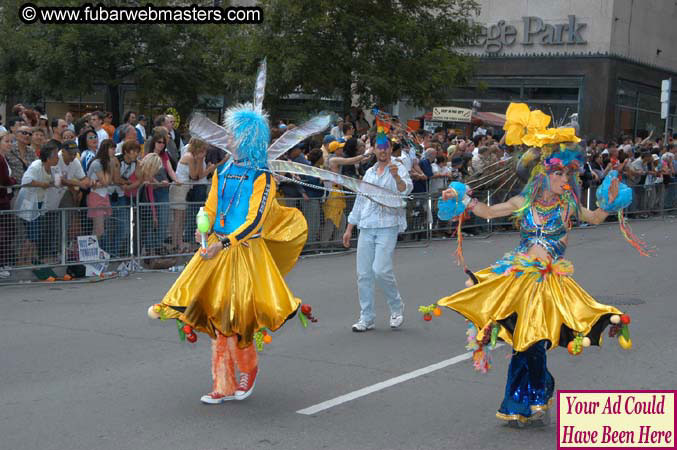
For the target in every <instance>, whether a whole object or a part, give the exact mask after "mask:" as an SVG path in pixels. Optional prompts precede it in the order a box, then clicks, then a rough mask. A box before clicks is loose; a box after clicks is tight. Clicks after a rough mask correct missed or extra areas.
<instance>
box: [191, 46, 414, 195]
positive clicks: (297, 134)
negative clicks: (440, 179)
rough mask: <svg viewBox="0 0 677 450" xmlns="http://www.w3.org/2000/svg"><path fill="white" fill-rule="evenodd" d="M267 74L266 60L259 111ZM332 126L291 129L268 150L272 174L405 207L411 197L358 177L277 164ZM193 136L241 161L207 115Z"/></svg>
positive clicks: (321, 121) (257, 95) (320, 121)
mask: <svg viewBox="0 0 677 450" xmlns="http://www.w3.org/2000/svg"><path fill="white" fill-rule="evenodd" d="M266 73H267V63H266V60H265V59H264V60H263V61H262V62H261V65H260V66H259V71H258V74H257V76H256V87H255V88H254V108H255V109H257V110H259V111H262V110H263V97H264V93H265V89H266ZM330 123H331V116H330V115H319V116H315V117H313V118H312V119H310V120H308V121H307V122H305V123H303V124H302V125H300V126H298V127H296V128H294V129H292V130H288V131H287V132H286V133H284V134H283V135H282V136H280V138H279V139H277V140H276V141H275V142H273V143H272V144H271V145H270V147H268V152H267V153H268V167H269V171H270V172H271V173H272V174H273V175H278V176H281V177H283V178H286V179H288V180H290V181H292V182H294V183H299V184H306V183H304V182H302V181H299V180H296V179H292V178H287V177H285V176H284V174H285V173H289V174H295V175H305V176H310V177H315V178H319V179H321V180H323V181H329V182H331V183H335V184H339V185H342V186H345V187H346V188H348V189H349V190H351V191H353V192H354V193H356V194H358V195H364V196H366V197H368V198H370V199H371V200H373V201H375V202H376V203H379V204H380V205H383V206H389V207H394V208H399V207H402V206H403V201H404V200H405V199H406V198H407V197H406V196H404V195H401V194H399V193H396V192H393V191H390V190H388V189H384V188H382V187H380V186H376V185H374V184H371V183H367V182H365V181H362V180H358V179H355V178H351V177H346V176H343V175H340V174H337V173H334V172H331V171H329V170H323V169H320V168H317V167H313V166H307V165H305V164H298V163H294V162H291V161H277V158H279V157H280V156H282V155H283V154H284V153H285V152H287V151H288V150H289V149H291V148H292V147H294V146H295V145H296V144H298V143H299V142H301V141H303V140H304V139H306V138H308V137H310V136H312V135H314V134H317V133H321V132H322V131H324V130H326V129H327V128H328V127H329V125H330ZM190 133H191V135H192V136H194V137H196V138H198V139H201V140H203V141H205V142H206V143H207V144H210V145H213V146H214V147H218V148H220V149H222V150H224V151H225V152H226V153H229V154H231V155H232V157H233V158H234V159H239V158H238V156H237V155H236V154H233V152H232V150H231V149H229V148H228V142H227V136H228V133H227V132H226V129H225V128H224V127H222V126H220V125H219V124H217V123H214V122H213V121H212V120H210V119H209V118H208V117H206V116H205V115H203V114H200V113H194V114H193V116H192V118H191V120H190ZM309 187H312V188H314V189H322V190H326V191H337V189H327V188H325V187H324V186H315V185H312V186H309ZM340 192H343V191H340Z"/></svg>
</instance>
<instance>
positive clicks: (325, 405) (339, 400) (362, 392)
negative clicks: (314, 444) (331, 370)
mask: <svg viewBox="0 0 677 450" xmlns="http://www.w3.org/2000/svg"><path fill="white" fill-rule="evenodd" d="M501 346H503V343H498V344H496V348H498V347H501ZM470 358H472V352H468V353H463V354H462V355H458V356H454V357H453V358H449V359H445V360H444V361H440V362H438V363H435V364H431V365H429V366H426V367H423V368H421V369H417V370H414V371H413V372H409V373H405V374H403V375H399V376H397V377H395V378H390V379H389V380H385V381H381V382H380V383H376V384H372V385H371V386H367V387H365V388H362V389H358V390H357V391H353V392H349V393H348V394H345V395H341V396H339V397H336V398H332V399H331V400H327V401H326V402H322V403H318V404H317V405H313V406H310V407H308V408H304V409H299V410H298V411H296V412H297V413H299V414H305V415H307V416H312V415H313V414H317V413H319V412H321V411H324V410H326V409H329V408H333V407H334V406H338V405H341V404H343V403H347V402H349V401H352V400H355V399H357V398H360V397H364V396H366V395H369V394H373V393H374V392H378V391H380V390H383V389H385V388H389V387H390V386H394V385H396V384H400V383H404V382H405V381H409V380H412V379H414V378H417V377H420V376H421V375H426V374H428V373H430V372H434V371H436V370H440V369H444V368H445V367H449V366H452V365H454V364H457V363H459V362H461V361H465V360H468V359H470Z"/></svg>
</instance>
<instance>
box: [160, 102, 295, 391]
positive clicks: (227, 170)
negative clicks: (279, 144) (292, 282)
mask: <svg viewBox="0 0 677 450" xmlns="http://www.w3.org/2000/svg"><path fill="white" fill-rule="evenodd" d="M225 129H226V133H227V134H226V139H227V142H228V145H227V148H228V150H229V151H230V153H231V154H232V157H231V159H230V160H229V161H228V162H226V163H224V164H222V165H220V166H219V167H217V169H216V173H215V175H214V177H213V178H212V184H211V189H210V191H209V196H208V198H207V202H206V204H205V207H204V209H205V211H206V212H207V214H208V216H209V222H210V225H211V232H210V234H209V237H208V240H207V247H206V248H205V249H203V250H202V251H201V252H198V253H196V254H195V255H194V256H193V258H192V259H191V260H190V262H189V263H188V265H187V266H186V268H185V269H184V270H183V272H182V273H181V275H180V276H179V278H178V279H177V280H176V282H175V283H174V285H173V286H172V288H171V289H170V290H169V292H167V294H166V295H165V297H164V299H163V300H162V302H161V303H159V304H157V305H153V306H151V308H150V309H149V315H150V316H152V317H161V318H163V319H178V320H180V321H181V322H183V324H185V325H183V324H181V322H179V324H180V326H181V328H182V330H183V331H184V332H185V333H186V334H187V337H188V339H189V340H190V341H194V340H195V339H196V337H195V333H194V331H199V332H203V333H207V334H208V335H209V336H210V337H211V338H212V377H213V381H214V384H213V387H212V391H211V392H210V393H209V394H207V395H204V396H203V397H202V398H201V401H202V402H203V403H207V404H220V403H223V402H225V401H228V400H243V399H245V398H247V397H248V396H249V395H250V394H251V393H252V391H253V389H254V385H255V381H256V376H257V373H258V361H257V355H256V349H255V348H254V345H253V340H254V339H255V334H257V333H259V332H260V331H259V330H261V329H263V328H265V329H268V330H271V331H275V330H277V329H278V328H280V327H281V326H282V325H283V324H284V323H285V321H287V320H288V319H289V318H290V317H292V316H293V315H295V314H296V312H297V310H298V309H299V306H300V304H301V302H300V300H299V299H298V298H296V297H295V296H294V294H292V292H291V291H290V290H289V288H288V287H287V285H286V284H285V282H284V279H283V276H284V275H285V274H286V273H287V272H289V271H290V270H291V268H292V267H293V265H294V264H295V262H296V260H297V259H298V256H299V254H300V253H301V250H302V249H303V246H304V244H305V242H306V238H307V230H308V227H307V224H306V221H305V219H304V217H303V215H302V214H301V212H300V211H299V210H298V209H295V208H286V207H282V206H280V205H279V204H278V203H277V200H276V199H275V192H276V189H275V180H274V179H273V176H272V175H271V173H270V171H269V170H267V161H268V159H267V148H268V144H269V140H270V132H269V125H268V118H267V117H266V115H265V113H263V111H262V110H261V109H260V108H257V107H254V106H253V105H252V104H249V103H247V104H244V105H238V106H234V107H231V108H229V109H228V110H227V111H226V116H225ZM195 237H196V240H197V241H198V242H200V241H201V235H200V233H199V231H197V230H196V233H195ZM182 330H180V331H179V333H181V331H182ZM256 338H259V336H256ZM235 365H237V367H238V369H239V372H240V379H239V383H238V382H236V377H235V368H234V366H235Z"/></svg>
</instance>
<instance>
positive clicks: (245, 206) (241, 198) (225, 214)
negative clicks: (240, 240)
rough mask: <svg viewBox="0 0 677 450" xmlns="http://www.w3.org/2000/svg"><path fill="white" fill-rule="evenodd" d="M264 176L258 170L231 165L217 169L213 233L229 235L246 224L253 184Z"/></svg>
mask: <svg viewBox="0 0 677 450" xmlns="http://www.w3.org/2000/svg"><path fill="white" fill-rule="evenodd" d="M264 174H265V173H264V172H262V171H260V170H257V169H253V168H248V167H243V166H239V165H237V164H233V163H227V164H225V165H224V166H223V167H222V168H219V170H218V177H219V178H218V181H219V182H218V191H217V193H218V202H217V208H216V218H215V220H214V231H215V232H217V233H221V234H230V233H232V232H234V231H235V230H237V229H238V228H239V227H240V226H241V225H242V224H244V223H245V222H246V220H247V213H248V212H249V203H250V200H252V198H251V197H252V193H253V192H254V182H255V181H256V179H257V178H258V177H260V176H263V175H264Z"/></svg>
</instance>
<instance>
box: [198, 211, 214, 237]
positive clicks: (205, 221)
mask: <svg viewBox="0 0 677 450" xmlns="http://www.w3.org/2000/svg"><path fill="white" fill-rule="evenodd" d="M195 221H196V223H197V229H198V231H199V232H200V233H207V232H209V226H210V223H209V215H208V214H207V212H206V211H205V210H204V208H200V211H199V212H198V213H197V216H196V217H195Z"/></svg>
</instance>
